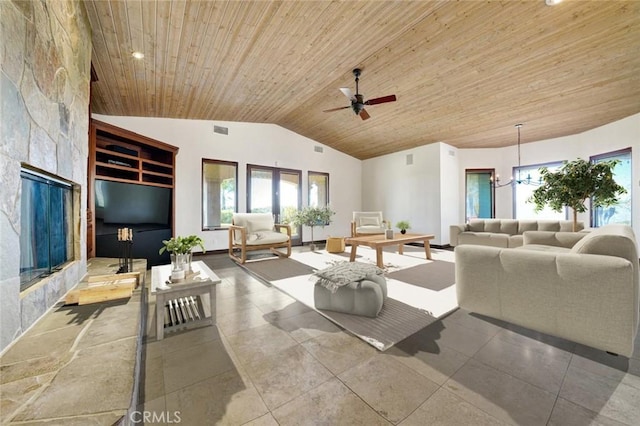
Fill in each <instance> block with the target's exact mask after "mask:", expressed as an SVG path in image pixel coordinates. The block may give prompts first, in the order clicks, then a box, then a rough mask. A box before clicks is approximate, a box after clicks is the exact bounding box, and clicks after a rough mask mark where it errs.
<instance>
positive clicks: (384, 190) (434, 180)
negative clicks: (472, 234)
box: [362, 143, 458, 245]
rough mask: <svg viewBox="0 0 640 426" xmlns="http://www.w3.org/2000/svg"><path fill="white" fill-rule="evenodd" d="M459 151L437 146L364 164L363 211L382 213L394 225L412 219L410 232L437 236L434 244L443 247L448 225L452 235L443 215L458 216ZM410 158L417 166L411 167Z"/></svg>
mask: <svg viewBox="0 0 640 426" xmlns="http://www.w3.org/2000/svg"><path fill="white" fill-rule="evenodd" d="M456 151H457V150H456V148H453V147H451V146H449V145H446V144H444V143H435V144H430V145H423V146H420V147H417V148H413V149H409V150H405V151H400V152H396V153H393V154H389V155H384V156H381V157H376V158H372V159H369V160H365V161H363V162H362V194H363V195H362V206H363V210H374V211H378V210H380V211H382V212H383V215H384V217H385V219H390V220H391V221H392V223H393V224H394V225H395V223H396V222H397V221H399V220H408V221H409V223H410V224H411V230H410V232H413V233H426V234H434V235H435V238H434V240H432V243H433V244H437V245H440V244H442V242H441V241H442V237H443V235H444V234H443V231H442V230H443V229H444V228H443V227H444V226H445V225H446V226H447V228H446V235H448V232H449V231H448V222H447V223H444V222H443V221H442V217H443V213H446V214H447V217H448V215H457V213H458V206H457V187H458V174H457V170H458V165H457V162H458V160H457V154H456ZM450 152H453V154H454V155H451V154H450ZM408 156H412V157H413V164H407V157H408ZM443 175H445V176H447V178H446V179H444V178H443Z"/></svg>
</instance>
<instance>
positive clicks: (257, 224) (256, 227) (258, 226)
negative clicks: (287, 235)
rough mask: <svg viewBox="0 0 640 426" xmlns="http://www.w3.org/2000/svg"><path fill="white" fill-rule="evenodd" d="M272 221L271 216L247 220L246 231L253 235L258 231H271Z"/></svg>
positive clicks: (260, 216) (259, 216) (258, 216)
mask: <svg viewBox="0 0 640 426" xmlns="http://www.w3.org/2000/svg"><path fill="white" fill-rule="evenodd" d="M273 226H274V220H273V216H272V215H271V214H266V215H257V217H255V218H251V219H249V220H247V231H249V232H250V233H252V234H254V233H256V232H260V231H273Z"/></svg>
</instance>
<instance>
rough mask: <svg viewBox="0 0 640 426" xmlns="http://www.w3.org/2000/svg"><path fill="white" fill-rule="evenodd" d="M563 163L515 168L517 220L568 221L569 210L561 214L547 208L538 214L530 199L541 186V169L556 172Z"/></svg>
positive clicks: (515, 214) (515, 212)
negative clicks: (544, 168)
mask: <svg viewBox="0 0 640 426" xmlns="http://www.w3.org/2000/svg"><path fill="white" fill-rule="evenodd" d="M562 165H563V163H562V162H560V161H559V162H554V163H545V164H534V165H531V166H521V167H514V168H513V176H514V182H513V208H514V217H515V218H516V219H520V220H522V219H534V220H547V219H549V220H566V219H567V209H566V208H565V209H563V211H561V212H556V211H553V210H551V208H550V207H545V208H544V209H542V210H541V211H539V212H536V205H535V204H534V203H533V202H529V201H528V200H529V198H531V196H532V195H533V191H535V189H536V188H537V187H538V186H539V185H540V182H541V179H542V178H541V177H540V172H539V170H540V168H541V167H546V168H547V169H549V171H552V172H555V171H557V170H558V169H560V168H561V167H562Z"/></svg>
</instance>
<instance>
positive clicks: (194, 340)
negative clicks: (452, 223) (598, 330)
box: [136, 254, 640, 426]
mask: <svg viewBox="0 0 640 426" xmlns="http://www.w3.org/2000/svg"><path fill="white" fill-rule="evenodd" d="M198 260H206V261H207V263H208V264H209V265H210V266H211V267H212V268H213V270H214V271H215V272H216V273H217V274H218V275H219V276H220V278H222V283H221V284H219V285H218V286H217V303H216V310H217V312H216V318H217V327H211V326H208V327H202V328H198V329H192V330H188V331H183V332H176V333H171V334H169V335H168V336H167V337H165V339H164V340H162V341H159V342H158V341H156V340H155V336H154V335H153V332H152V331H150V335H149V336H148V337H147V339H146V340H147V343H146V344H145V347H144V353H143V356H144V359H145V363H144V369H143V371H144V381H143V384H142V385H141V401H142V404H141V406H140V413H139V414H138V415H137V416H138V417H137V418H136V419H138V420H139V419H142V418H143V415H146V416H147V417H146V418H147V420H148V421H147V422H146V423H148V424H162V423H163V421H164V423H165V424H171V423H174V424H175V423H178V421H179V423H180V424H184V425H213V424H224V425H367V426H368V425H378V424H380V425H383V424H400V425H502V424H517V425H580V426H582V425H588V424H598V425H621V424H626V425H638V424H640V339H636V351H635V353H634V355H633V357H632V358H630V359H628V358H625V357H615V356H611V355H608V354H606V353H603V352H601V351H596V350H593V349H590V348H587V347H584V346H581V345H577V344H574V343H571V342H568V341H566V340H561V339H557V338H553V337H550V336H546V335H540V334H539V333H535V332H532V331H530V330H526V329H522V328H519V327H515V326H512V325H510V324H506V323H503V322H500V321H495V320H492V319H488V318H481V317H478V316H475V315H473V314H470V313H468V312H465V311H462V310H457V311H454V312H453V313H452V314H450V315H449V316H447V317H445V318H443V319H441V320H440V321H437V322H436V323H434V324H432V325H431V326H429V327H427V328H425V329H423V330H422V331H420V332H418V333H416V334H415V335H413V336H411V337H410V338H408V339H406V340H405V341H403V342H401V343H400V344H398V345H396V346H395V347H393V348H391V349H389V350H387V351H386V352H378V351H377V350H375V349H374V348H372V347H371V346H369V345H368V344H366V343H364V342H362V341H361V340H359V339H358V338H356V337H353V336H351V335H350V334H349V333H347V332H344V331H342V330H341V329H339V328H338V327H336V326H335V325H333V323H331V322H329V321H328V320H326V319H324V318H323V317H322V316H320V315H318V314H317V313H315V312H314V311H312V310H310V309H308V308H307V307H305V306H303V305H301V304H300V303H298V302H296V301H295V300H293V299H291V298H290V297H289V296H287V295H285V294H283V293H281V292H280V291H279V290H277V289H275V288H272V287H269V286H268V285H266V284H264V283H262V282H261V281H259V280H257V279H255V278H253V277H252V276H251V275H249V274H248V273H247V272H245V271H244V270H243V269H241V268H240V267H238V266H236V265H235V264H234V263H233V262H232V261H231V260H230V259H229V258H228V256H227V255H226V254H215V255H206V256H202V257H199V258H198ZM153 309H154V307H153V305H151V306H150V309H149V315H150V316H149V324H148V329H149V330H153V329H154V324H153V320H152V314H153Z"/></svg>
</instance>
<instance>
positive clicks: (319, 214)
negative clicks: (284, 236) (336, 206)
mask: <svg viewBox="0 0 640 426" xmlns="http://www.w3.org/2000/svg"><path fill="white" fill-rule="evenodd" d="M334 214H336V212H334V211H333V210H331V208H330V207H329V206H325V207H311V206H307V207H304V208H303V209H302V210H298V211H297V212H295V213H294V214H293V215H292V217H291V223H293V224H294V225H296V226H308V227H310V228H311V244H310V247H311V250H312V251H313V250H315V244H314V242H313V241H314V239H313V228H314V227H315V226H322V227H325V226H326V225H329V224H330V223H331V218H332V216H333V215H334Z"/></svg>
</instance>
